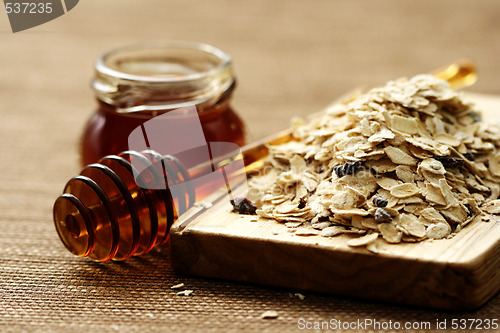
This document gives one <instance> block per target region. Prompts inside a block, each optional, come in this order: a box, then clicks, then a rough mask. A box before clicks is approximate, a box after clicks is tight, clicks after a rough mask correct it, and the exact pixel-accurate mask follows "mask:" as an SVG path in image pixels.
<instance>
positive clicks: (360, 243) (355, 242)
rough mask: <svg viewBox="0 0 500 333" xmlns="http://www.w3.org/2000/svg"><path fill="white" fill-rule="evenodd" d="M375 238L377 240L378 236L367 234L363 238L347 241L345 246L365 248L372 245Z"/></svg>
mask: <svg viewBox="0 0 500 333" xmlns="http://www.w3.org/2000/svg"><path fill="white" fill-rule="evenodd" d="M377 238H378V234H377V233H373V234H369V235H366V236H363V237H359V238H353V239H350V240H349V241H347V245H349V246H353V247H356V246H366V245H368V244H370V243H373V242H374V241H375V240H376V239H377Z"/></svg>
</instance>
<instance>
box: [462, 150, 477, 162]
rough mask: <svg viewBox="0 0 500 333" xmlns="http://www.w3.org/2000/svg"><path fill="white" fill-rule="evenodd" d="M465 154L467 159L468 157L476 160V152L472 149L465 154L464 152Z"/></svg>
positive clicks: (470, 159)
mask: <svg viewBox="0 0 500 333" xmlns="http://www.w3.org/2000/svg"><path fill="white" fill-rule="evenodd" d="M463 155H464V157H465V158H466V159H468V160H469V161H474V158H476V154H475V153H473V152H470V151H468V152H466V153H465V154H463Z"/></svg>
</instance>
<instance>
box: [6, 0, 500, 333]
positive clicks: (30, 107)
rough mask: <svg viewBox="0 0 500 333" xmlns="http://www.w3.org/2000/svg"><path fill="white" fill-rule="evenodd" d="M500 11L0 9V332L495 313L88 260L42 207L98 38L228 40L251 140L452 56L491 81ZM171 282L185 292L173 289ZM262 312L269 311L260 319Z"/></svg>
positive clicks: (124, 0)
mask: <svg viewBox="0 0 500 333" xmlns="http://www.w3.org/2000/svg"><path fill="white" fill-rule="evenodd" d="M0 12H2V10H1V9H0ZM499 14H500V3H499V2H497V1H487V0H484V1H473V2H471V1H439V2H438V1H418V2H411V3H410V2H406V1H405V2H401V1H349V2H347V1H345V2H342V3H341V2H336V1H314V2H306V1H300V2H299V1H296V2H295V1H294V2H291V1H284V0H283V1H281V0H280V1H272V2H271V1H263V0H262V1H260V0H259V1H251V2H250V1H249V2H244V3H243V2H236V1H223V0H217V1H186V2H184V1H163V0H158V1H147V2H145V1H135V0H120V1H99V0H85V1H80V3H79V4H78V5H77V6H76V7H75V8H74V9H73V10H72V11H71V12H69V13H68V14H65V15H64V16H62V17H60V18H58V19H56V20H54V21H52V22H49V23H47V24H45V25H42V26H40V27H37V28H34V29H31V30H29V31H26V32H21V33H17V34H12V33H11V32H10V28H9V25H8V22H7V17H6V15H5V14H3V13H2V14H0V115H1V119H0V331H5V332H21V331H33V332H134V331H143V332H170V331H179V332H191V331H200V332H221V331H269V332H284V331H294V330H300V322H299V320H301V319H303V320H304V321H302V322H303V323H304V322H306V321H307V322H310V323H312V322H316V321H318V322H327V321H330V320H340V321H348V322H350V321H352V322H355V321H358V320H361V321H363V320H364V319H373V320H376V321H379V322H388V321H392V322H399V323H401V324H403V323H405V322H411V323H418V322H429V323H431V325H432V329H431V330H426V331H436V332H438V330H437V328H436V321H437V320H439V321H441V322H442V321H443V320H444V319H446V320H447V323H448V326H447V327H448V328H450V323H451V321H452V320H453V319H469V318H470V319H477V318H485V319H486V318H488V319H495V318H496V319H498V318H499V317H500V297H499V296H498V295H497V296H496V297H494V298H493V299H492V300H491V301H490V302H489V303H487V304H486V305H485V306H483V307H482V308H480V309H479V310H477V311H475V312H467V313H450V312H442V311H435V310H429V309H421V308H413V307H405V306H399V305H394V304H381V303H377V302H373V301H369V300H355V299H349V298H346V297H340V296H332V295H323V294H314V293H309V292H302V294H303V295H305V299H304V300H300V299H299V298H298V297H296V296H294V295H293V294H294V293H297V292H300V291H297V290H288V289H277V288H270V287H263V286H256V285H251V284H242V283H235V282H230V281H219V280H210V279H204V278H198V277H192V276H181V275H178V274H176V273H175V272H173V270H172V268H171V266H170V265H169V258H168V253H167V251H166V250H165V249H161V250H158V251H156V250H155V251H153V252H152V253H150V254H148V255H145V256H142V257H134V258H132V259H130V260H127V261H125V262H107V263H96V262H93V261H91V260H88V259H83V258H77V257H74V256H73V255H71V254H70V253H69V252H68V251H67V250H66V249H65V248H64V247H63V245H62V243H61V242H60V241H59V239H58V236H57V234H56V232H55V229H54V226H53V222H52V205H53V202H54V200H55V198H56V197H57V196H58V195H59V194H60V193H61V191H62V189H63V187H64V184H65V183H66V181H67V180H68V179H69V178H71V177H72V176H75V175H77V174H78V173H79V171H80V167H81V166H80V165H79V156H78V140H79V135H80V133H81V131H82V129H83V126H84V123H85V121H86V119H88V117H89V116H90V114H91V113H92V112H93V109H94V106H95V102H94V100H93V96H92V92H91V91H90V88H89V84H88V83H89V80H90V78H91V76H92V61H93V60H94V59H95V57H97V56H98V55H99V54H101V53H103V52H104V51H106V50H108V49H111V48H114V47H117V46H120V45H124V44H129V43H134V42H137V41H141V40H158V39H187V40H197V41H203V42H207V43H210V44H214V45H216V46H218V47H220V48H222V49H224V50H226V51H227V52H228V53H230V54H232V55H233V58H234V60H235V70H236V74H237V76H238V79H239V81H238V82H239V86H238V89H237V91H236V95H235V100H234V106H235V108H236V109H237V110H238V112H239V113H240V115H241V116H242V117H243V118H244V119H245V121H246V123H247V125H248V134H249V138H250V139H257V138H261V137H263V136H265V135H268V134H272V133H275V132H277V131H278V130H280V129H282V128H285V127H287V126H288V124H289V120H290V118H291V117H292V116H306V115H307V114H310V113H312V112H315V111H318V110H319V109H321V108H322V107H324V106H326V105H327V104H328V103H329V102H330V101H331V100H334V99H335V98H336V97H338V96H339V95H341V94H342V93H345V92H346V91H349V90H351V89H353V88H355V87H358V86H363V85H364V86H372V85H375V84H377V83H382V82H384V81H386V80H388V79H392V78H396V77H399V76H404V75H411V74H414V73H418V72H424V71H428V70H432V69H434V68H436V67H440V66H442V65H445V64H447V63H450V62H452V61H454V60H456V59H458V58H461V57H470V58H472V59H473V60H475V61H476V62H477V64H478V67H479V69H480V76H479V77H480V79H479V82H478V83H477V84H476V85H475V86H474V87H473V88H472V90H475V91H478V92H485V93H493V94H499V93H500V90H499V89H498V77H499V76H500V75H499V74H500V67H499V64H498V59H499V56H500V43H499V40H498V33H499V32H500V21H499V20H498V17H499ZM402 278H404V277H402ZM178 283H184V284H185V287H186V289H192V290H193V291H194V292H193V293H192V295H190V296H177V295H176V291H174V290H171V289H170V287H171V286H172V285H175V284H178ZM267 310H275V311H277V312H278V314H279V317H278V318H276V319H267V320H266V319H261V318H260V316H261V314H262V313H263V312H264V311H267ZM323 328H325V330H326V328H327V327H325V326H323ZM330 328H332V327H331V326H330ZM358 328H360V330H361V331H365V332H369V331H376V329H373V327H366V328H364V329H363V327H358ZM354 330H355V329H352V330H351V331H354ZM343 331H348V330H343ZM406 331H418V329H407V330H406ZM481 331H484V330H481Z"/></svg>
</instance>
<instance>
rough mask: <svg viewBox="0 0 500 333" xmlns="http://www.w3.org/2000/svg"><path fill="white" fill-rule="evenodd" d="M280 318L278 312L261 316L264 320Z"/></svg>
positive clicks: (268, 312) (270, 312)
mask: <svg viewBox="0 0 500 333" xmlns="http://www.w3.org/2000/svg"><path fill="white" fill-rule="evenodd" d="M278 316H279V315H278V312H276V311H274V310H268V311H266V312H264V313H263V314H261V315H260V317H261V318H262V319H276V318H278Z"/></svg>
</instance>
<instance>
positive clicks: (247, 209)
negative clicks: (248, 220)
mask: <svg viewBox="0 0 500 333" xmlns="http://www.w3.org/2000/svg"><path fill="white" fill-rule="evenodd" d="M231 205H233V210H234V211H236V212H238V213H239V214H247V215H255V211H256V210H257V207H256V206H255V205H254V204H253V203H252V202H251V201H250V200H248V199H247V198H243V197H237V198H234V199H232V200H231Z"/></svg>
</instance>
